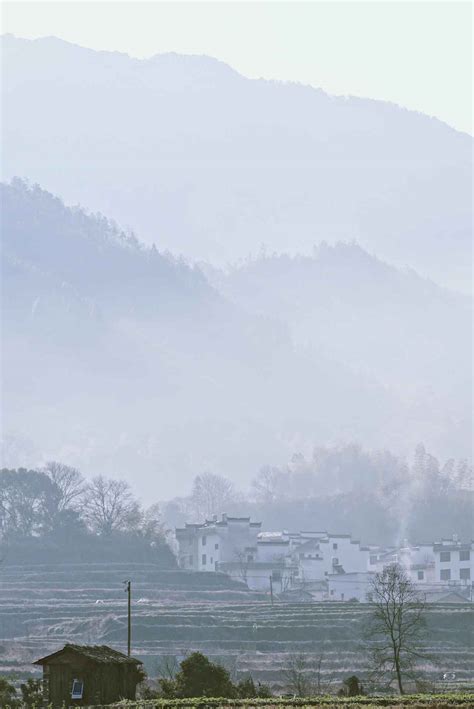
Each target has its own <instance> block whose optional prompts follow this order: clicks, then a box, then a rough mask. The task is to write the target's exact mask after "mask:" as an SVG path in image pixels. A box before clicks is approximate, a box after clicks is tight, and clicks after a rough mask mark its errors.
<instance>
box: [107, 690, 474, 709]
mask: <svg viewBox="0 0 474 709" xmlns="http://www.w3.org/2000/svg"><path fill="white" fill-rule="evenodd" d="M114 706H117V707H119V706H127V707H129V709H161V707H170V708H171V707H190V708H191V709H221V708H222V709H225V707H246V708H247V709H250V708H251V707H268V709H270V707H318V706H321V707H325V709H332V708H334V709H341V708H344V709H350V708H351V707H362V706H363V707H368V708H369V707H397V708H398V707H405V706H406V707H413V708H414V709H418V707H430V708H431V709H450V708H451V707H457V706H463V707H473V706H474V693H468V694H461V693H459V694H458V693H450V694H411V695H404V696H403V697H394V696H384V697H351V698H350V699H349V700H348V699H347V698H346V697H333V696H324V697H315V698H313V697H301V698H299V697H298V698H294V699H289V698H286V697H283V698H280V697H273V698H272V699H271V700H268V699H258V698H257V699H252V700H251V701H249V700H248V699H226V698H210V697H205V698H203V697H196V698H194V699H155V700H153V701H139V702H128V703H127V704H117V705H114Z"/></svg>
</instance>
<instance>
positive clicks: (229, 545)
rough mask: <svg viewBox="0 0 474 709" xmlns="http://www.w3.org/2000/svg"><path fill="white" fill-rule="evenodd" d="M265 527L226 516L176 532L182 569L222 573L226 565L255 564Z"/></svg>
mask: <svg viewBox="0 0 474 709" xmlns="http://www.w3.org/2000/svg"><path fill="white" fill-rule="evenodd" d="M261 526H262V523H261V522H251V520H250V517H228V516H227V515H225V514H224V515H222V518H221V519H220V520H217V519H212V520H206V521H205V522H203V523H202V524H186V526H185V527H183V528H178V529H176V532H175V533H176V540H177V542H178V548H179V551H178V563H179V566H180V567H181V568H182V569H193V570H194V571H218V570H220V569H219V565H220V564H222V563H227V562H234V561H235V562H238V563H239V564H242V563H243V561H245V563H248V562H250V561H253V560H254V559H255V556H256V553H257V536H258V533H259V532H260V529H261Z"/></svg>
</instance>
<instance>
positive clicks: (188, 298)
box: [2, 181, 437, 498]
mask: <svg viewBox="0 0 474 709" xmlns="http://www.w3.org/2000/svg"><path fill="white" fill-rule="evenodd" d="M2 209H3V242H4V258H3V269H4V279H3V306H4V321H3V326H4V332H3V335H4V351H3V357H4V362H3V368H4V370H3V371H4V375H3V384H4V391H3V396H4V414H5V417H6V421H7V426H6V428H5V430H4V438H5V441H4V443H5V445H4V465H5V466H6V467H27V466H30V467H36V466H37V465H39V464H41V463H42V462H44V461H46V460H49V459H59V460H63V461H65V462H67V463H68V464H72V465H75V466H77V467H79V468H80V469H81V470H83V471H84V472H85V473H86V474H88V475H92V474H94V473H105V474H115V473H119V474H120V475H122V476H125V477H127V478H128V479H129V480H132V477H133V484H134V485H135V486H136V489H137V490H140V491H141V492H144V491H145V490H148V491H150V490H152V491H153V493H154V494H155V495H157V496H158V495H159V497H161V498H163V497H166V496H167V495H168V494H169V493H172V494H173V493H174V494H176V492H177V491H179V490H180V486H181V489H185V486H186V484H187V483H188V482H189V480H190V479H191V478H192V477H193V476H194V475H195V474H196V473H197V472H199V471H202V470H205V469H211V470H214V471H218V472H220V473H224V474H228V475H230V476H231V477H232V476H235V475H236V474H237V473H239V474H240V476H241V479H242V480H243V481H244V482H245V480H246V479H247V480H248V481H249V480H250V479H251V477H252V475H253V474H254V473H255V472H256V470H257V469H258V468H259V467H260V465H261V464H262V462H264V461H265V462H275V463H277V462H280V461H281V460H285V459H287V458H288V457H289V456H291V455H292V454H293V453H294V452H295V450H301V449H302V448H305V447H307V446H310V447H312V446H313V445H314V443H315V442H320V441H328V440H334V439H336V440H337V439H338V438H344V439H349V440H354V439H355V440H361V441H363V442H364V443H366V444H368V445H377V446H379V445H385V444H386V445H390V444H397V445H398V444H399V442H400V441H402V440H403V441H404V445H405V444H406V435H407V433H409V443H408V444H409V445H410V448H412V447H413V446H414V445H415V444H416V443H417V442H418V441H419V440H420V439H422V440H423V439H424V438H425V436H426V437H427V443H430V441H429V436H430V435H431V434H432V432H433V430H434V429H433V420H434V419H436V418H437V412H436V411H435V412H434V414H432V416H431V418H430V419H429V420H428V422H427V424H426V423H423V424H421V423H420V424H418V423H417V422H416V419H414V418H413V417H411V419H410V418H409V417H408V418H407V417H406V416H405V415H402V414H401V412H402V411H404V409H403V404H402V402H400V401H399V400H398V398H397V397H396V396H394V394H393V393H392V394H390V393H388V392H387V391H386V390H385V389H384V387H383V385H381V384H380V383H379V382H377V381H375V380H373V379H372V378H371V377H369V376H366V377H360V376H359V375H356V374H355V373H354V372H353V371H351V369H350V368H348V367H345V366H344V365H339V364H337V363H334V362H332V361H331V360H330V359H329V358H328V357H326V356H324V354H322V353H317V352H313V353H305V352H302V351H299V352H297V351H296V350H295V348H294V346H293V343H292V339H291V334H290V333H289V332H288V330H287V328H286V327H285V326H284V325H282V324H280V323H275V322H274V321H273V320H271V319H268V318H262V317H260V316H255V315H253V314H250V313H247V312H245V311H244V310H243V309H242V308H240V307H239V306H237V305H235V304H232V303H230V302H229V301H228V300H226V299H224V298H223V297H222V296H221V295H219V294H218V293H217V292H216V291H215V290H214V289H213V288H211V287H210V286H209V284H208V282H207V281H206V279H205V278H204V276H203V275H202V274H201V273H200V272H199V271H197V270H196V269H194V268H191V267H190V266H188V265H186V264H185V263H182V262H180V261H177V260H176V259H174V258H172V257H171V256H167V255H166V254H162V253H160V252H158V250H156V249H155V248H153V247H151V248H150V247H144V246H143V245H142V244H141V243H140V242H138V241H137V240H136V239H134V238H133V237H132V236H130V235H126V234H124V233H123V232H122V231H120V230H119V229H118V227H116V226H114V225H113V224H111V223H110V222H109V221H107V220H106V219H105V218H104V217H101V216H99V215H90V214H88V213H86V212H85V211H83V210H81V209H78V208H68V207H65V206H64V205H63V204H62V202H60V201H59V200H58V199H57V198H55V197H53V196H52V195H51V194H49V193H48V192H45V191H43V190H41V189H40V188H39V187H35V186H33V187H30V186H28V185H27V184H25V183H23V182H21V181H14V182H13V183H12V184H9V185H4V186H3V188H2ZM423 421H425V417H424V418H423ZM170 475H172V477H170ZM145 480H146V483H145Z"/></svg>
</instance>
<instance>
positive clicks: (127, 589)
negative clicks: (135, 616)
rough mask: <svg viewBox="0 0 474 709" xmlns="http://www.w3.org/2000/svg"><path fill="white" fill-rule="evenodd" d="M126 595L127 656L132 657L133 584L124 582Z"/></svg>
mask: <svg viewBox="0 0 474 709" xmlns="http://www.w3.org/2000/svg"><path fill="white" fill-rule="evenodd" d="M124 584H125V593H126V594H127V611H128V623H127V655H128V656H129V657H130V655H131V651H132V582H131V581H124Z"/></svg>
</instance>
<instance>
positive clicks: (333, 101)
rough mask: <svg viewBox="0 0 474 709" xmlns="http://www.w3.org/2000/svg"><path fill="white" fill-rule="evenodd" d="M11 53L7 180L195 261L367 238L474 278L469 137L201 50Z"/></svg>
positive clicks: (402, 259)
mask: <svg viewBox="0 0 474 709" xmlns="http://www.w3.org/2000/svg"><path fill="white" fill-rule="evenodd" d="M2 56H3V58H4V62H5V65H7V66H8V72H5V74H4V77H3V81H2V104H3V106H4V111H3V131H4V138H5V140H4V143H5V144H4V146H3V147H4V152H3V160H2V166H3V174H4V179H5V178H7V179H10V178H11V177H13V176H14V175H20V176H24V177H27V178H30V179H32V180H34V181H37V182H39V183H40V184H42V185H43V186H44V187H46V188H47V189H50V190H52V191H53V192H55V193H57V194H59V195H60V196H62V197H63V198H64V199H66V201H67V202H68V203H76V202H77V201H80V202H81V203H82V204H84V205H86V206H87V207H89V208H92V209H100V210H101V211H102V212H103V213H105V214H108V215H112V216H113V217H114V218H115V219H117V220H118V221H119V222H120V223H121V224H125V225H128V224H129V225H131V226H132V227H133V228H134V229H136V230H137V231H138V233H139V234H140V237H141V238H142V239H144V240H145V241H147V242H148V243H151V242H153V241H156V243H157V245H158V246H159V248H169V249H171V250H172V251H173V252H175V253H185V254H186V255H187V256H188V257H190V258H193V259H205V260H209V261H211V262H212V263H221V264H225V263H227V261H229V260H234V259H235V258H239V257H245V256H246V255H247V254H248V253H253V254H256V253H258V251H259V248H260V245H261V244H262V243H265V244H266V245H267V246H268V248H269V249H270V251H273V250H276V251H279V252H280V251H290V252H292V253H295V252H303V253H309V252H310V250H311V248H312V246H313V244H315V243H319V242H320V241H321V240H323V239H326V240H327V241H329V242H331V243H334V242H335V241H338V240H341V239H342V240H351V239H356V240H357V241H358V242H359V243H360V244H361V245H362V246H363V247H364V248H368V249H369V250H370V251H375V252H376V253H377V254H378V255H379V256H380V257H382V258H384V259H386V260H388V261H389V262H392V263H396V264H398V265H402V266H405V265H406V264H408V265H410V266H412V267H414V268H416V269H417V270H418V271H419V272H420V273H422V274H426V275H429V276H431V277H435V278H436V279H437V280H438V281H439V282H441V283H443V284H450V285H451V286H454V287H456V288H461V289H464V290H470V289H471V286H472V279H471V267H470V256H471V233H472V232H471V221H472V204H471V164H470V160H471V150H472V138H471V137H470V136H468V135H466V134H462V133H459V132H456V131H455V130H453V129H452V128H450V127H449V126H447V125H446V124H443V123H442V122H440V121H438V120H436V119H433V118H429V117H428V116H424V115H422V114H419V113H416V112H413V111H407V110H405V109H402V108H399V107H397V106H395V105H393V104H389V103H384V102H382V101H373V100H368V99H359V98H352V97H347V96H341V97H334V96H329V95H327V94H326V93H324V92H323V91H321V90H318V89H316V88H313V87H310V86H302V85H298V84H291V83H285V82H274V81H264V80H249V79H246V78H245V77H243V76H241V75H239V74H238V73H237V72H235V71H234V70H233V69H232V68H231V67H229V66H227V65H225V64H223V63H222V62H219V61H217V60H215V59H212V58H210V57H205V56H180V55H177V54H160V55H157V56H155V57H152V58H150V59H146V60H138V59H134V58H131V57H128V56H127V55H125V54H119V53H117V52H115V53H114V52H96V51H93V50H90V49H85V48H83V47H78V46H75V45H73V44H69V43H67V42H64V41H61V40H59V39H57V38H54V37H48V38H43V39H37V40H35V41H31V40H26V39H19V38H16V37H13V36H11V35H8V36H5V37H3V38H2ZM38 146H41V149H40V150H39V149H38Z"/></svg>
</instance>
